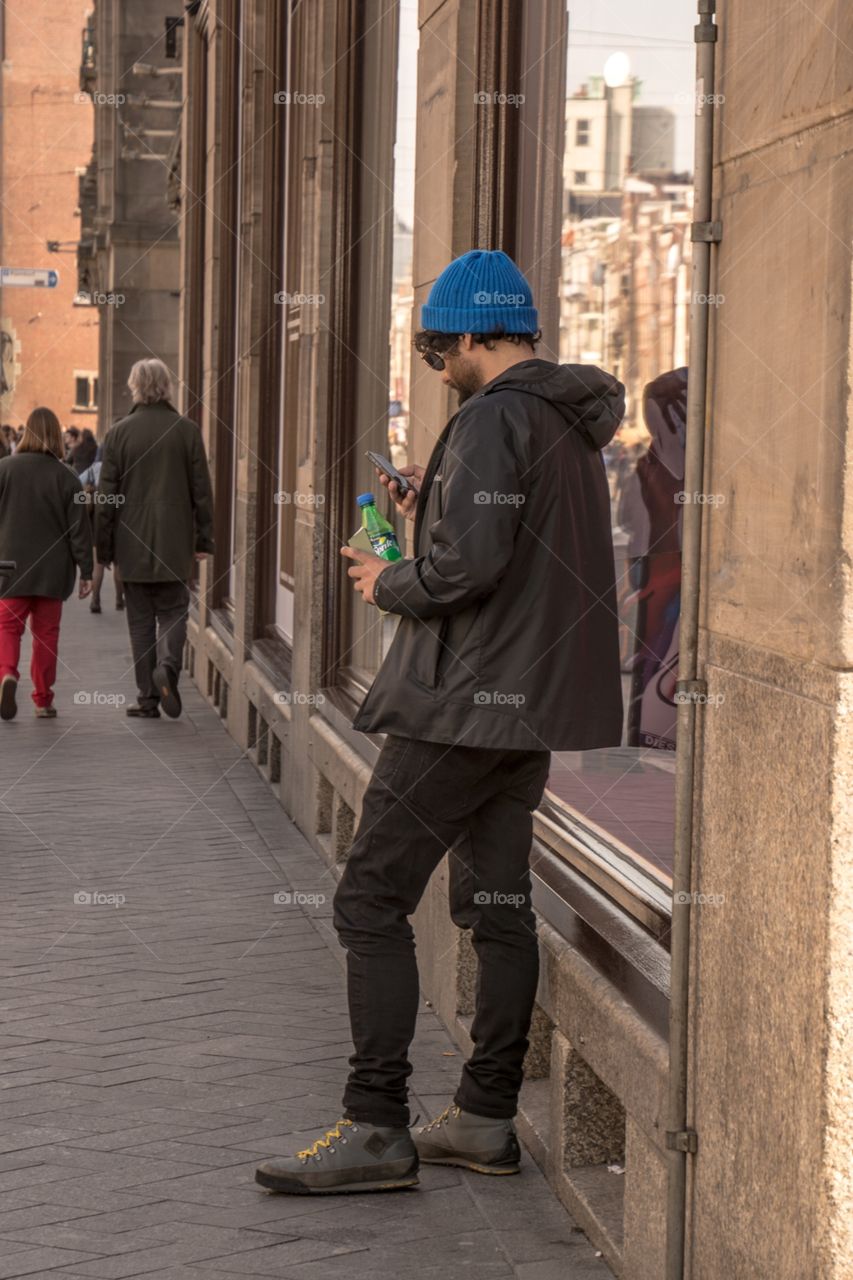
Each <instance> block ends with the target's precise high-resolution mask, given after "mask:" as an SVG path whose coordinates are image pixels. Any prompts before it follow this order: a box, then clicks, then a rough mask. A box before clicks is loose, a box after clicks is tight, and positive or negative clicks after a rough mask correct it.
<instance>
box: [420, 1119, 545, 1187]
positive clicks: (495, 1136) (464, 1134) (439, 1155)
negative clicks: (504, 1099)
mask: <svg viewBox="0 0 853 1280" xmlns="http://www.w3.org/2000/svg"><path fill="white" fill-rule="evenodd" d="M415 1146H416V1147H417V1149H418V1155H419V1156H420V1158H421V1160H422V1161H423V1163H424V1164H453V1165H458V1166H459V1167H460V1168H462V1169H473V1170H474V1172H475V1173H492V1174H507V1173H519V1172H520V1171H521V1164H520V1161H521V1148H520V1147H519V1145H518V1138H517V1137H516V1134H515V1125H514V1124H513V1123H512V1121H511V1120H492V1119H490V1118H489V1117H487V1116H475V1115H472V1113H471V1112H470V1111H463V1110H462V1108H461V1107H457V1106H456V1105H455V1104H453V1103H451V1105H450V1106H449V1107H445V1109H444V1110H443V1111H442V1113H441V1115H440V1116H436V1118H435V1120H433V1121H431V1122H430V1123H429V1124H425V1125H423V1126H422V1127H421V1128H420V1129H418V1131H417V1133H416V1134H415Z"/></svg>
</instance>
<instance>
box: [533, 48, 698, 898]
mask: <svg viewBox="0 0 853 1280" xmlns="http://www.w3.org/2000/svg"><path fill="white" fill-rule="evenodd" d="M673 43H675V42H673ZM671 53H672V56H673V58H675V56H676V55H675V51H671ZM599 56H600V55H599ZM677 58H678V59H680V61H679V62H678V67H679V70H680V74H681V77H682V79H683V82H684V83H685V85H689V83H690V77H691V74H692V73H691V56H690V48H689V42H687V41H686V40H685V44H684V50H683V52H682V51H681V50H678V51H677ZM580 60H582V59H580ZM617 60H618V66H617ZM602 61H603V59H602ZM572 67H573V61H572V54H571V52H570V59H569V86H570V96H569V98H568V100H567V104H566V154H565V161H564V209H563V228H562V278H561V293H560V359H561V360H563V361H565V362H568V363H582V364H586V363H592V364H600V365H601V366H602V367H603V368H605V369H607V370H609V371H610V372H612V373H614V374H616V376H617V377H618V378H620V379H621V380H622V381H623V382H624V383H625V386H626V390H627V411H626V416H625V420H624V422H623V424H622V426H621V427H620V429H619V431H618V432H617V434H616V436H615V437H614V440H613V441H612V443H611V444H610V445H609V446H608V447H607V448H606V449H605V450H604V451H603V456H604V461H605V466H606V468H607V475H608V481H609V486H610V495H611V513H612V527H613V543H614V557H615V569H616V584H617V602H618V604H617V607H618V612H619V634H620V651H621V660H622V681H623V685H622V687H623V701H624V707H625V718H624V725H623V732H622V741H621V743H620V744H619V745H618V746H613V747H611V748H608V749H606V750H599V751H586V752H559V753H555V754H554V757H553V767H552V772H551V777H550V779H549V784H548V786H549V793H550V799H551V801H552V802H553V803H555V804H556V806H557V808H558V809H559V808H562V809H563V810H564V811H566V812H567V813H568V815H569V816H570V818H571V819H572V820H576V819H577V817H578V816H579V817H580V818H581V819H582V821H583V824H584V826H586V827H587V828H591V829H592V831H593V834H594V835H596V836H597V837H598V838H599V839H600V840H601V842H602V844H603V845H605V846H610V847H612V848H615V849H616V850H617V852H618V853H620V854H621V855H622V857H623V858H624V857H627V858H629V859H630V860H631V861H632V862H633V863H634V864H635V865H638V866H639V867H640V868H641V869H642V870H644V871H645V872H647V873H648V874H649V875H650V876H651V877H652V878H653V879H656V880H658V881H663V882H666V881H667V880H668V879H669V877H670V875H671V870H672V849H673V820H674V795H675V719H676V716H675V681H676V678H677V666H678V617H679V606H680V591H681V516H682V505H681V504H682V501H683V489H684V440H685V419H686V405H687V364H688V350H687V337H688V332H687V331H688V314H689V302H690V297H689V290H690V224H691V220H692V203H693V191H692V177H691V174H690V172H689V142H688V141H687V140H688V139H691V138H692V134H691V133H690V118H689V108H686V107H685V104H686V103H689V101H690V94H689V92H685V93H681V94H678V93H673V92H672V90H671V88H670V90H669V92H668V97H669V105H667V104H666V103H665V102H664V103H661V102H650V101H646V100H644V86H643V84H642V82H641V81H640V80H639V79H638V78H637V77H636V76H634V75H633V74H631V71H630V64H629V61H628V58H627V57H626V56H625V55H624V54H622V53H611V57H610V58H609V59H607V61H606V62H605V63H604V69H605V74H604V75H596V74H591V75H588V76H587V78H586V80H585V81H584V82H583V83H581V84H578V83H577V80H576V81H575V82H574V85H575V87H574V89H573V88H572V85H573V81H572ZM668 78H669V82H670V85H672V84H673V83H678V73H677V72H675V69H674V67H673V69H672V70H671V71H670V73H669V77H668ZM649 96H651V95H649ZM681 100H683V101H681ZM680 102H681V105H679V103H680ZM679 129H681V130H682V131H683V132H682V135H681V137H682V149H681V151H680V152H679V151H678V148H677V145H676V144H677V140H678V137H679V134H678V130H679ZM685 150H686V151H687V164H685V163H684V161H685ZM677 161H681V164H680V165H679V164H678V163H677Z"/></svg>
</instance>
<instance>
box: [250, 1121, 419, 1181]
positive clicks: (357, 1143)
mask: <svg viewBox="0 0 853 1280" xmlns="http://www.w3.org/2000/svg"><path fill="white" fill-rule="evenodd" d="M255 1182H257V1183H259V1184H260V1185H261V1186H262V1187H266V1188H267V1189H268V1190H269V1191H281V1192H285V1193H287V1194H289V1195H296V1196H311V1195H315V1196H329V1195H338V1194H340V1193H342V1192H345V1191H396V1190H398V1189H399V1188H401V1187H414V1186H416V1185H417V1182H418V1153H417V1151H416V1149H415V1144H414V1143H413V1142H412V1135H411V1134H410V1133H409V1130H408V1129H387V1128H384V1127H383V1126H381V1125H375V1124H363V1123H362V1121H360V1120H358V1121H356V1120H346V1119H344V1120H339V1121H338V1123H337V1124H336V1125H335V1126H334V1128H332V1129H329V1130H327V1132H326V1134H325V1136H324V1137H322V1138H318V1139H317V1141H316V1142H314V1143H312V1145H311V1146H310V1147H308V1149H307V1150H306V1151H298V1152H297V1153H296V1155H295V1156H288V1157H285V1158H284V1159H280V1160H265V1161H264V1163H263V1164H261V1165H259V1166H258V1169H257V1172H256V1173H255Z"/></svg>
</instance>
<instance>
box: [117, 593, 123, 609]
mask: <svg viewBox="0 0 853 1280" xmlns="http://www.w3.org/2000/svg"><path fill="white" fill-rule="evenodd" d="M116 608H117V609H123V608H124V598H123V596H116Z"/></svg>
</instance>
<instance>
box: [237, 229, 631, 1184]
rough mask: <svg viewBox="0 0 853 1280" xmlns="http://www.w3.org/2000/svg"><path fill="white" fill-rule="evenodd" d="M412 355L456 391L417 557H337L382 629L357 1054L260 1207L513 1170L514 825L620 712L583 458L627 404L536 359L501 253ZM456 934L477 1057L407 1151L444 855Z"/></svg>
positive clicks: (353, 864)
mask: <svg viewBox="0 0 853 1280" xmlns="http://www.w3.org/2000/svg"><path fill="white" fill-rule="evenodd" d="M422 325H423V329H422V331H421V332H419V333H418V334H417V336H416V339H415V345H416V348H417V350H418V351H419V352H420V354H421V355H422V357H423V359H424V360H425V361H426V363H427V364H428V365H429V367H430V368H431V369H433V370H436V371H438V372H440V373H441V374H442V380H443V381H444V382H445V383H446V384H447V385H448V386H450V387H452V388H454V389H455V391H456V392H457V396H458V400H459V405H460V408H459V412H458V413H456V414H455V415H454V416H453V417H452V418H451V420H450V422H449V423H448V424H447V426H446V427H445V428H444V430H443V431H442V433H441V436H440V437H439V440H438V442H437V443H436V446H435V448H434V450H433V453H432V456H431V458H430V461H429V465H428V466H427V467H426V468H425V469H424V468H422V467H419V466H415V465H412V466H407V467H403V468H401V471H402V472H403V473H404V474H406V475H408V476H410V477H411V478H412V480H413V481H414V485H415V489H416V491H417V493H416V496H415V495H414V494H407V495H406V497H405V499H403V500H401V499H400V493H399V488H398V486H397V485H396V483H393V482H391V483H388V482H387V478H384V477H380V479H382V480H383V483H388V488H389V492H390V493H391V495H392V497H393V498H394V500H395V502H396V504H397V507H398V510H399V511H400V512H401V513H402V514H403V515H404V516H406V517H407V518H408V519H409V520H413V521H414V552H415V554H414V556H413V557H412V558H404V559H401V560H398V561H396V562H391V563H389V562H388V561H386V560H383V559H381V558H379V557H377V556H374V555H371V554H369V553H365V552H362V551H358V550H355V549H353V548H350V547H344V548H342V549H341V554H342V555H344V556H346V557H348V559H349V560H350V561H351V562H352V563H351V566H350V568H349V570H348V574H349V577H350V578H351V579H352V582H353V586H354V588H355V589H356V590H357V591H358V592H360V593H361V595H362V597H363V599H364V600H365V601H367V602H368V603H369V604H375V605H377V606H378V607H379V608H381V609H383V610H386V611H388V612H390V613H396V614H398V615H399V619H400V620H399V623H398V626H397V630H396V633H395V636H394V639H393V641H392V644H391V647H390V649H389V651H388V654H387V656H386V658H385V660H384V662H383V664H382V667H381V669H380V671H379V674H378V675H377V677H376V679H375V680H374V681H373V684H372V685H371V687H370V689H369V691H368V693H367V696H366V698H365V699H364V702H363V703H362V706H361V708H360V710H359V712H358V714H357V716H356V718H355V720H354V722H353V725H354V727H355V728H356V729H359V730H362V731H363V732H367V733H384V734H385V735H386V736H385V740H384V743H383V746H382V750H381V752H380V755H379V759H378V761H377V763H376V766H375V768H374V771H373V777H372V779H371V781H370V784H369V786H368V788H367V790H366V792H365V795H364V799H363V803H362V811H361V819H360V822H359V825H358V829H357V831H356V833H355V838H354V841H353V844H352V848H351V849H350V852H349V857H348V859H347V862H346V865H345V867H344V872H343V875H342V877H341V880H340V883H339V885H338V889H337V891H336V893H335V899H334V917H333V918H334V925H335V928H336V930H337V932H338V935H339V938H340V940H341V942H342V944H343V946H344V947H345V948H346V952H347V984H348V995H349V1011H350V1023H351V1029H352V1037H353V1044H354V1052H353V1054H352V1056H351V1058H350V1060H349V1061H350V1067H351V1070H350V1074H349V1079H348V1081H347V1084H346V1088H345V1090H344V1096H343V1114H342V1117H341V1119H340V1120H339V1121H338V1122H337V1124H336V1125H334V1126H333V1127H332V1128H330V1129H328V1130H327V1131H326V1133H325V1135H324V1136H323V1137H320V1138H318V1139H317V1140H316V1141H315V1142H314V1143H312V1144H310V1145H309V1146H307V1147H306V1149H304V1150H302V1151H300V1152H297V1153H296V1154H295V1155H293V1156H290V1157H284V1158H281V1159H272V1160H269V1161H266V1162H264V1163H263V1164H262V1165H261V1166H260V1167H259V1169H258V1170H257V1173H256V1179H257V1181H258V1182H259V1183H260V1184H261V1185H262V1186H264V1187H268V1188H270V1189H272V1190H276V1191H283V1192H292V1193H298V1194H305V1193H312V1192H313V1193H329V1192H335V1191H358V1190H371V1189H380V1188H382V1189H385V1188H394V1187H405V1186H411V1185H413V1184H414V1183H415V1182H417V1169H418V1163H419V1160H423V1161H425V1162H428V1163H441V1164H452V1165H461V1166H463V1167H465V1168H468V1169H473V1170H476V1171H477V1172H480V1173H486V1174H512V1173H517V1172H518V1170H519V1156H520V1152H519V1146H518V1139H517V1137H516V1134H515V1128H514V1124H513V1117H514V1116H515V1114H516V1110H517V1102H518V1092H519V1088H520V1086H521V1083H522V1078H523V1062H524V1056H525V1052H526V1050H527V1047H528V1039H527V1035H528V1031H529V1027H530V1020H531V1016H532V1010H533V1004H534V998H535V994H536V988H537V981H538V972H539V956H538V947H537V939H536V918H535V915H534V912H533V908H532V906H531V879H530V868H529V855H530V846H531V840H532V822H533V820H532V813H533V811H534V810H535V809H536V807H537V806H538V804H539V802H540V800H541V798H542V795H543V792H544V789H545V785H546V782H547V778H548V773H549V766H550V753H551V751H552V750H558V751H581V750H588V749H591V748H596V747H609V746H617V745H618V744H619V743H620V741H621V734H622V693H621V684H620V671H619V640H618V623H617V613H616V591H615V573H614V557H613V543H612V537H611V526H610V497H609V491H608V484H607V476H606V474H605V468H604V464H603V461H602V457H601V449H602V448H603V447H604V446H605V445H606V444H607V443H608V442H609V441H610V440H611V438H612V437H613V435H614V433H615V431H616V429H617V427H618V426H619V423H620V421H621V419H622V415H623V413H624V407H625V399H624V387H623V386H622V384H621V383H620V382H618V381H617V379H616V378H614V377H612V376H611V375H610V374H608V373H605V372H604V371H603V370H601V369H598V368H596V367H595V366H590V365H557V364H554V363H552V362H551V361H548V360H541V359H537V358H536V356H535V346H536V342H537V340H538V338H539V333H538V316H537V311H536V309H535V307H534V305H533V297H532V294H531V290H530V286H529V284H528V282H527V280H526V279H525V277H524V276H523V274H522V273H521V271H520V270H519V268H518V267H517V266H516V264H515V263H514V262H513V261H512V260H511V259H510V258H508V257H507V256H506V254H504V253H501V252H499V251H496V252H485V251H481V250H474V251H472V252H470V253H468V254H465V255H463V257H461V258H459V259H457V260H455V261H454V262H452V263H451V264H450V265H449V266H448V267H447V268H446V269H445V271H443V272H442V274H441V275H440V276H439V278H438V279H437V281H436V282H435V284H434V285H433V288H432V290H431V292H430V295H429V298H428V300H427V303H426V305H425V306H424V308H423V312H422ZM447 850H450V853H451V884H452V887H453V892H452V899H451V900H452V909H451V914H452V916H453V919H454V920H455V922H456V923H457V924H459V925H463V926H465V927H470V928H471V930H472V937H473V944H474V948H475V951H476V953H477V958H478V962H479V978H478V983H477V1002H476V1011H475V1015H474V1021H473V1024H472V1027H471V1038H472V1040H473V1042H474V1050H473V1053H472V1055H471V1057H470V1058H469V1060H468V1061H467V1062H466V1063H465V1065H464V1067H463V1071H462V1079H461V1081H460V1084H459V1087H458V1089H457V1091H456V1094H455V1096H454V1098H453V1100H452V1102H451V1103H450V1105H449V1106H448V1107H446V1108H445V1110H444V1111H443V1112H442V1113H441V1115H440V1116H438V1117H437V1119H436V1120H434V1121H433V1122H432V1123H431V1124H427V1125H424V1126H422V1127H421V1129H420V1130H419V1131H418V1133H417V1134H416V1135H415V1136H414V1138H413V1137H412V1135H411V1134H410V1131H409V1107H408V1097H407V1094H408V1090H407V1081H408V1077H409V1075H410V1074H411V1070H412V1068H411V1065H410V1063H409V1058H408V1054H409V1046H410V1043H411V1040H412V1037H413V1034H414V1030H415V1020H416V1016H417V1010H418V992H419V987H418V970H417V964H416V960H415V948H414V937H413V932H412V927H411V924H410V917H411V915H412V914H413V912H414V911H415V909H416V907H417V905H418V903H419V901H420V899H421V897H422V895H423V892H424V889H425V888H426V885H427V882H428V881H429V878H430V876H431V874H432V872H433V871H434V870H435V868H436V866H438V864H439V862H440V861H441V859H442V857H443V856H444V854H445V852H446V851H447Z"/></svg>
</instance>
